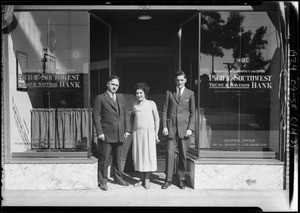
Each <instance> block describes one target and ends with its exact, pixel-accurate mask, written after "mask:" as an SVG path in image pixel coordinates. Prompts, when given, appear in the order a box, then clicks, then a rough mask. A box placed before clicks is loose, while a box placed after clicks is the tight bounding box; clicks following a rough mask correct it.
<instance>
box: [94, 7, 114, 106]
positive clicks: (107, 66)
mask: <svg viewBox="0 0 300 213" xmlns="http://www.w3.org/2000/svg"><path fill="white" fill-rule="evenodd" d="M110 34H111V27H110V25H109V24H108V23H106V22H105V21H104V20H102V19H100V18H99V17H98V16H96V15H94V14H93V12H91V13H90V82H91V87H90V91H91V99H90V100H91V106H92V107H93V106H94V100H95V98H96V96H97V95H99V94H101V93H103V92H104V91H106V84H107V82H106V81H107V79H108V77H109V75H110V73H111V57H110V55H111V53H110V49H111V44H110V43H111V42H110Z"/></svg>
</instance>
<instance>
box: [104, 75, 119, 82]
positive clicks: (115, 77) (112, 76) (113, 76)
mask: <svg viewBox="0 0 300 213" xmlns="http://www.w3.org/2000/svg"><path fill="white" fill-rule="evenodd" d="M114 79H117V80H118V81H119V82H120V78H119V77H118V76H116V75H111V76H110V77H109V79H108V81H107V82H110V81H112V80H114Z"/></svg>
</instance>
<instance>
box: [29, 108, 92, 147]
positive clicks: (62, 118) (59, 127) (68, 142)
mask: <svg viewBox="0 0 300 213" xmlns="http://www.w3.org/2000/svg"><path fill="white" fill-rule="evenodd" d="M31 114H32V117H31V118H32V119H31V122H32V148H40V149H53V148H55V149H76V150H82V149H86V148H87V147H88V144H90V142H91V137H92V132H91V131H90V130H91V126H92V125H91V124H92V123H91V122H92V120H91V110H90V109H57V110H55V109H33V110H32V111H31Z"/></svg>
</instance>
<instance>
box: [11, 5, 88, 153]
mask: <svg viewBox="0 0 300 213" xmlns="http://www.w3.org/2000/svg"><path fill="white" fill-rule="evenodd" d="M14 16H15V19H16V20H17V25H16V27H15V29H14V30H13V31H12V32H11V33H10V36H9V42H8V43H9V47H10V48H11V49H12V51H9V59H10V60H9V77H8V78H9V87H10V88H9V91H10V93H9V99H10V105H11V107H10V112H11V113H10V121H11V122H10V139H11V144H10V151H11V153H12V156H22V155H20V153H23V154H24V153H25V154H26V153H33V152H38V153H41V152H43V153H45V152H47V153H49V152H87V150H88V148H89V144H90V143H91V135H92V134H91V132H92V131H91V130H92V128H91V127H92V123H91V110H90V99H89V93H90V92H89V91H90V89H89V88H90V85H89V15H88V12H80V11H40V12H39V11H33V12H15V13H14ZM14 59H15V60H14ZM16 62H17V63H16ZM13 70H16V71H13ZM40 156H42V157H45V155H44V154H41V155H40ZM48 156H49V155H48Z"/></svg>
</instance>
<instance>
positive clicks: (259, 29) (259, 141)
mask: <svg viewBox="0 0 300 213" xmlns="http://www.w3.org/2000/svg"><path fill="white" fill-rule="evenodd" d="M272 17H273V18H272ZM274 17H276V14H275V13H272V12H203V13H201V21H200V22H201V34H200V70H199V75H200V103H199V104H200V105H199V148H200V151H201V150H202V151H204V150H207V151H245V152H250V151H254V152H260V151H263V152H270V153H273V155H272V156H276V155H278V153H279V149H280V147H279V146H280V144H279V138H280V137H279V114H280V111H279V109H280V108H279V107H280V106H279V98H278V88H279V73H280V69H281V64H280V63H281V56H280V34H279V33H278V32H279V31H278V25H279V24H278V23H277V22H278V20H277V22H276V21H274V20H276V19H274Z"/></svg>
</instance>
